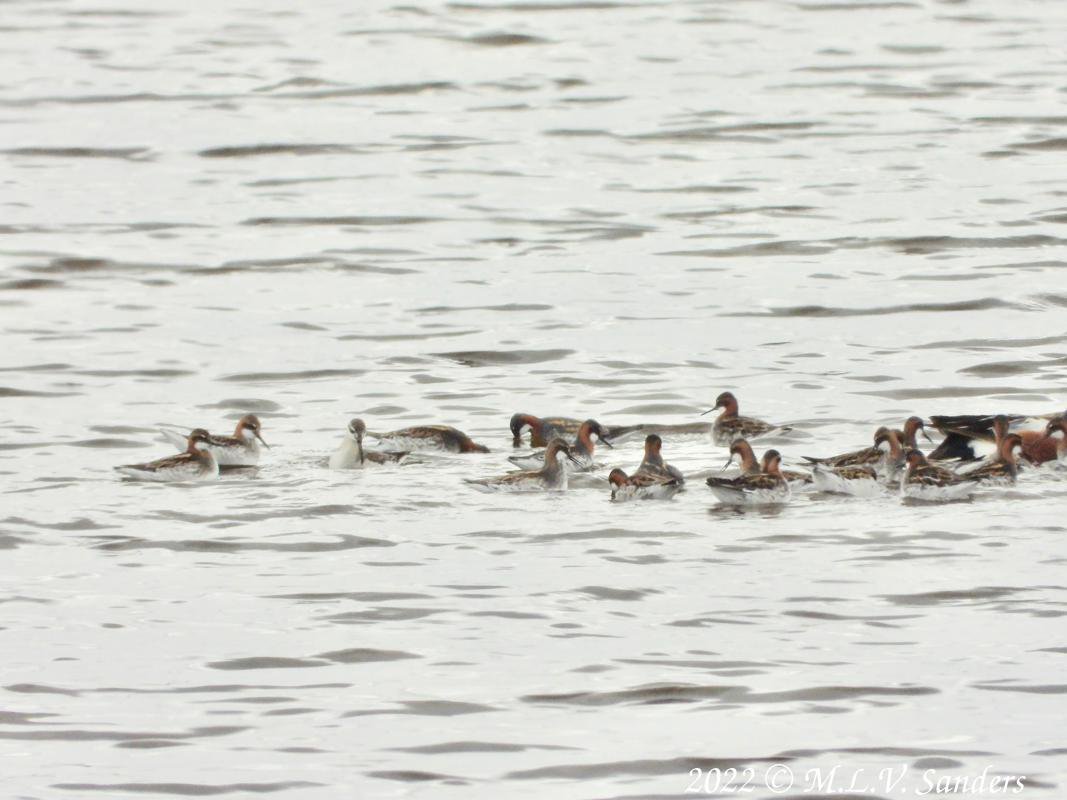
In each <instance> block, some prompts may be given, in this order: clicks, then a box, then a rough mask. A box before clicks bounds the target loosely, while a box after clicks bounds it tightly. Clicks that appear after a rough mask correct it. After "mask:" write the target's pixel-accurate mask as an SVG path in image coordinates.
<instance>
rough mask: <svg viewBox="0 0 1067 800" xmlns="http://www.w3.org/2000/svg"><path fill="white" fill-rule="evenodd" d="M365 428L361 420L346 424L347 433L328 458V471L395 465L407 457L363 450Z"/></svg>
mask: <svg viewBox="0 0 1067 800" xmlns="http://www.w3.org/2000/svg"><path fill="white" fill-rule="evenodd" d="M366 433H367V426H366V425H365V424H364V422H363V420H361V419H359V418H358V417H357V418H356V419H353V420H352V421H350V422H349V423H348V432H347V433H346V434H345V438H344V439H343V440H342V441H341V444H339V445H338V446H337V449H336V450H334V451H333V454H332V455H331V456H330V469H361V468H363V467H366V466H368V465H370V464H395V463H397V462H398V461H400V460H401V459H402V458H404V457H405V456H407V455H408V453H407V452H386V453H382V452H378V451H376V450H364V449H363V437H364V436H365V435H366Z"/></svg>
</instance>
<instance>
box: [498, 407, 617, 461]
mask: <svg viewBox="0 0 1067 800" xmlns="http://www.w3.org/2000/svg"><path fill="white" fill-rule="evenodd" d="M594 436H595V437H596V438H597V439H599V440H600V443H601V444H603V445H604V446H605V447H609V448H610V447H612V444H611V442H610V441H609V440H608V438H607V435H606V434H605V433H604V429H603V428H602V427H601V426H600V423H599V422H597V421H596V420H595V419H587V420H586V421H585V422H583V423H582V424H581V426H580V427H579V428H578V435H577V436H576V437H575V439H574V444H573V445H571V451H572V453H573V455H574V459H575V462H576V463H577V464H578V469H581V470H586V471H588V470H591V469H593V467H594V466H595V465H594V463H593V454H594V453H595V452H596V442H595V441H594V440H593V437H594ZM544 460H545V454H544V451H541V452H535V453H530V454H529V455H525V456H508V461H510V462H511V463H512V464H515V465H517V466H520V467H524V468H526V469H530V468H533V467H536V466H537V465H538V464H540V463H541V462H543V461H544Z"/></svg>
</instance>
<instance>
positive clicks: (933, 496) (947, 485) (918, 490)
mask: <svg viewBox="0 0 1067 800" xmlns="http://www.w3.org/2000/svg"><path fill="white" fill-rule="evenodd" d="M904 459H905V464H906V465H907V466H906V467H905V469H904V474H903V475H902V476H901V478H900V491H901V493H902V494H903V495H904V496H905V497H908V498H912V499H914V500H932V501H939V500H963V499H965V498H967V497H970V496H971V495H972V494H974V492H975V491H976V490H977V488H978V484H977V483H976V482H975V481H972V480H969V479H968V478H967V477H966V476H962V475H957V474H956V473H955V472H953V471H952V470H949V469H945V468H944V467H941V466H938V465H936V464H931V463H930V462H929V461H927V460H926V456H924V455H923V454H922V453H921V452H920V451H918V450H909V451H908V452H907V453H906V454H905V456H904Z"/></svg>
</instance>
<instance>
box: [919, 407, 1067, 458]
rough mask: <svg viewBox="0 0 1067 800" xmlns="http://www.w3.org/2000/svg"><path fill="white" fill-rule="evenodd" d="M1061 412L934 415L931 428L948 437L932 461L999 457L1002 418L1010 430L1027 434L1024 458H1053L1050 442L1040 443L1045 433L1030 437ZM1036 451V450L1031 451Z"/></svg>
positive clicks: (931, 419) (931, 455)
mask: <svg viewBox="0 0 1067 800" xmlns="http://www.w3.org/2000/svg"><path fill="white" fill-rule="evenodd" d="M1058 416H1061V415H1060V414H1041V415H1038V416H1036V417H1027V416H1025V415H1022V414H956V415H939V416H932V417H930V425H931V427H933V428H935V429H937V430H938V431H940V432H941V433H942V434H944V436H945V438H944V440H943V441H942V442H941V444H939V445H938V446H937V448H935V449H934V451H933V452H932V453H930V459H931V460H939V459H940V460H948V459H959V460H961V461H973V460H975V459H978V458H982V457H983V456H991V457H994V458H995V457H996V453H997V449H996V430H995V423H996V420H997V418H998V417H1004V418H1005V419H1006V420H1007V421H1008V429H1009V430H1011V431H1014V432H1016V433H1018V434H1019V435H1021V436H1022V437H1023V457H1024V458H1026V459H1028V460H1030V461H1036V462H1038V463H1040V462H1041V461H1051V460H1052V459H1053V458H1055V457H1056V456H1055V455H1053V453H1054V452H1055V448H1054V447H1052V446H1050V445H1049V444H1048V443H1047V442H1046V443H1044V444H1042V445H1036V444H1035V443H1036V442H1037V441H1039V440H1040V439H1041V438H1043V437H1041V436H1038V437H1037V438H1034V437H1028V434H1030V433H1037V434H1040V433H1041V432H1042V429H1043V428H1044V427H1045V425H1046V423H1047V422H1048V421H1050V420H1054V419H1055V418H1056V417H1058ZM1028 451H1033V452H1028Z"/></svg>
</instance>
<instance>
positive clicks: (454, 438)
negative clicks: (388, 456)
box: [367, 425, 489, 453]
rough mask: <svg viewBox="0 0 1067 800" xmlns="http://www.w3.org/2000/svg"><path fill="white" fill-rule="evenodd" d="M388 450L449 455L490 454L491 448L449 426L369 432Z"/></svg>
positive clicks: (368, 433) (427, 426) (426, 426)
mask: <svg viewBox="0 0 1067 800" xmlns="http://www.w3.org/2000/svg"><path fill="white" fill-rule="evenodd" d="M367 435H368V436H370V437H372V438H373V439H376V440H377V441H378V444H379V445H381V446H382V447H385V448H386V449H387V450H398V451H399V450H408V451H410V450H441V451H443V452H447V453H488V452H489V448H488V447H486V446H485V445H482V444H477V443H475V442H474V441H472V440H471V437H469V436H468V435H467V434H465V433H464V432H463V431H461V430H457V429H456V428H452V427H449V426H448V425H417V426H415V427H412V428H402V429H400V430H398V431H389V432H388V433H374V432H373V431H367Z"/></svg>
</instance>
